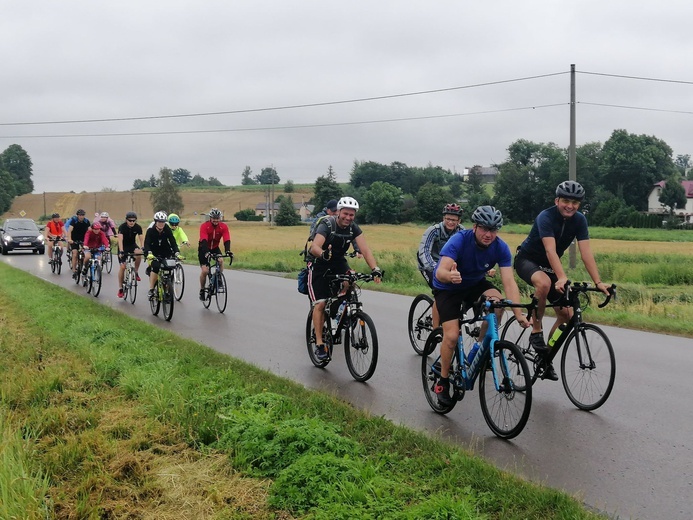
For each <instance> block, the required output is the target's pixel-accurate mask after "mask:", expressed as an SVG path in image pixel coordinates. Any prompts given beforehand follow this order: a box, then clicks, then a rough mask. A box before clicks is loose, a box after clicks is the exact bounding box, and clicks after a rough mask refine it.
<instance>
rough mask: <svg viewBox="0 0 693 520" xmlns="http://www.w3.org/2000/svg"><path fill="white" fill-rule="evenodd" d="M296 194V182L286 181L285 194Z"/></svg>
mask: <svg viewBox="0 0 693 520" xmlns="http://www.w3.org/2000/svg"><path fill="white" fill-rule="evenodd" d="M293 192H294V181H286V182H285V183H284V193H293Z"/></svg>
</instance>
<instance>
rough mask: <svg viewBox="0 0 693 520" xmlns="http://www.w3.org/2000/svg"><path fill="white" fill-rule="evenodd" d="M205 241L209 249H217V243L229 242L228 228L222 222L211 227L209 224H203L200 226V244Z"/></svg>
mask: <svg viewBox="0 0 693 520" xmlns="http://www.w3.org/2000/svg"><path fill="white" fill-rule="evenodd" d="M203 240H206V241H207V247H208V248H209V249H215V248H217V247H219V242H227V241H230V240H231V234H230V233H229V226H227V225H226V224H224V223H223V222H219V224H217V225H216V226H213V225H212V223H211V222H209V221H207V222H203V223H202V225H201V226H200V242H201V241H203Z"/></svg>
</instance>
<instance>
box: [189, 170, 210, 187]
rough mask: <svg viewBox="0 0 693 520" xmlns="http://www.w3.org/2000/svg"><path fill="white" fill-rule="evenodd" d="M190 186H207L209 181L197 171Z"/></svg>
mask: <svg viewBox="0 0 693 520" xmlns="http://www.w3.org/2000/svg"><path fill="white" fill-rule="evenodd" d="M188 186H207V181H206V180H205V178H204V177H203V176H202V175H200V174H199V173H196V174H195V176H194V177H193V178H192V179H190V182H189V183H188Z"/></svg>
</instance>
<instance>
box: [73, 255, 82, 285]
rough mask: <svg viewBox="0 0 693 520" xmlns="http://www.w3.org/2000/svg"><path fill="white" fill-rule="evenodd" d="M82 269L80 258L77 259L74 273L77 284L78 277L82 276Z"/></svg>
mask: <svg viewBox="0 0 693 520" xmlns="http://www.w3.org/2000/svg"><path fill="white" fill-rule="evenodd" d="M82 269H84V261H83V260H82V259H78V260H77V272H76V273H74V277H75V283H76V284H77V285H79V279H80V277H81V276H82Z"/></svg>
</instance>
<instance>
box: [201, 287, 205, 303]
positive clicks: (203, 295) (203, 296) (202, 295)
mask: <svg viewBox="0 0 693 520" xmlns="http://www.w3.org/2000/svg"><path fill="white" fill-rule="evenodd" d="M200 301H201V302H203V301H205V290H204V289H200Z"/></svg>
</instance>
